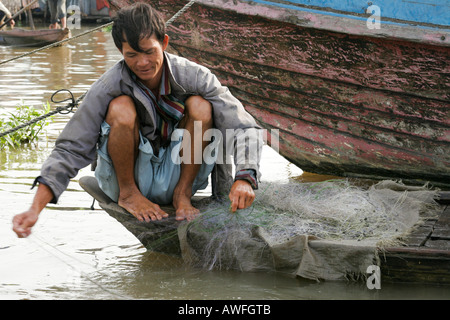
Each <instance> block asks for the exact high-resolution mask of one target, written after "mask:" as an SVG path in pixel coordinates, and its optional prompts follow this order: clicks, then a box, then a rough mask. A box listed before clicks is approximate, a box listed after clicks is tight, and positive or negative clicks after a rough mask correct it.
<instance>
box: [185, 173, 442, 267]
mask: <svg viewBox="0 0 450 320" xmlns="http://www.w3.org/2000/svg"><path fill="white" fill-rule="evenodd" d="M435 193H436V191H432V190H429V189H428V188H427V187H426V186H424V187H407V186H405V185H403V184H402V183H397V182H393V181H383V182H380V183H378V184H376V185H373V186H371V187H369V188H363V187H359V186H355V185H353V184H352V183H351V182H350V181H348V180H343V179H342V180H330V181H325V182H319V183H295V182H290V183H285V184H280V183H266V184H264V183H262V184H261V185H260V188H259V190H258V191H257V200H255V202H254V204H253V205H252V206H251V207H250V208H248V209H245V210H239V211H238V212H237V213H230V212H229V208H228V206H229V202H227V201H223V202H217V201H214V202H208V203H205V204H203V205H202V206H201V211H202V212H203V214H202V216H201V217H199V218H197V219H196V220H194V221H193V222H191V223H188V224H186V225H184V227H180V228H179V230H178V236H179V239H180V243H181V250H182V255H183V258H184V260H185V261H187V262H190V263H191V264H194V265H197V266H201V267H202V268H207V269H213V268H214V269H217V268H218V269H239V270H243V271H258V270H266V271H267V270H277V269H279V268H285V267H288V269H289V268H290V269H296V268H298V265H299V264H300V263H301V260H302V254H303V253H302V252H304V251H305V250H307V251H309V249H310V248H308V243H309V241H310V240H314V239H316V240H326V241H329V243H330V241H331V243H347V244H348V243H351V244H352V246H355V244H356V245H364V246H366V247H367V246H369V247H370V248H371V249H370V250H369V251H370V254H373V253H374V251H375V250H374V248H375V246H383V245H387V244H393V243H395V242H397V241H399V238H400V237H401V236H402V235H404V234H406V233H408V232H409V231H411V229H412V228H413V227H414V226H416V225H418V224H419V223H420V221H422V219H423V215H424V213H427V214H433V213H434V212H436V211H435V210H434V209H436V208H437V204H436V203H435V202H434V200H433V199H434V196H435ZM331 252H332V251H330V253H329V254H332V253H331ZM371 257H372V256H371ZM325 259H329V257H325ZM277 261H278V262H277ZM280 261H283V262H282V263H280ZM355 263H356V262H355Z"/></svg>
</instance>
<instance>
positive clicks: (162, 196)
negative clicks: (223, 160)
mask: <svg viewBox="0 0 450 320" xmlns="http://www.w3.org/2000/svg"><path fill="white" fill-rule="evenodd" d="M109 131H110V126H109V124H107V123H106V122H103V123H102V126H101V132H100V139H99V148H98V150H97V152H98V157H97V167H96V169H95V177H96V178H97V181H98V184H99V186H100V188H101V189H102V190H103V192H104V193H105V194H106V195H107V196H108V197H110V198H111V199H112V200H113V201H115V202H117V200H118V198H119V184H118V183H117V177H116V173H115V171H114V167H113V164H112V161H111V158H110V157H109V154H108V137H109ZM181 141H182V137H180V138H179V139H177V140H176V141H171V142H170V144H169V146H168V147H166V148H160V150H159V156H158V157H157V156H155V155H154V153H153V148H152V145H151V144H150V142H149V141H148V140H147V138H145V137H144V136H142V134H141V133H140V132H139V153H138V157H137V160H136V164H135V180H136V183H137V186H138V188H139V190H140V191H141V193H142V194H143V195H144V196H145V197H146V198H147V199H149V200H150V201H151V202H153V203H157V204H159V205H166V204H171V203H172V197H173V191H174V189H175V186H176V185H177V183H178V180H179V179H180V172H181V165H180V164H179V163H180V161H181V160H180V156H179V153H180V149H181ZM172 154H173V155H174V157H176V160H177V162H174V161H173V160H172ZM213 156H214V155H213ZM216 157H217V153H216ZM214 162H215V161H214ZM208 163H209V164H207V163H205V162H204V163H203V164H202V165H201V167H200V171H199V173H198V174H197V177H196V178H195V180H194V184H193V186H192V194H194V193H195V192H197V191H198V190H201V189H205V188H206V187H207V186H208V176H209V175H210V173H211V171H212V170H213V168H214V165H215V163H211V162H210V161H208Z"/></svg>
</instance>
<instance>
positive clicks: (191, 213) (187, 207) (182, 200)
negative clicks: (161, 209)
mask: <svg viewBox="0 0 450 320" xmlns="http://www.w3.org/2000/svg"><path fill="white" fill-rule="evenodd" d="M172 203H173V206H174V208H175V215H176V216H175V219H176V220H184V219H186V220H187V221H191V220H194V219H195V218H196V217H197V216H198V215H199V213H200V210H198V209H197V208H195V207H193V206H192V204H191V197H189V196H186V195H185V194H183V193H182V194H176V193H174V195H173V202H172Z"/></svg>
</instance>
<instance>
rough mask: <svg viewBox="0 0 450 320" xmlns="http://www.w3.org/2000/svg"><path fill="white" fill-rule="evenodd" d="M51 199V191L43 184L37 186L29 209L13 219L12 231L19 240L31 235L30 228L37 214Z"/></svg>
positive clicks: (34, 222)
mask: <svg viewBox="0 0 450 320" xmlns="http://www.w3.org/2000/svg"><path fill="white" fill-rule="evenodd" d="M52 198H53V193H52V190H51V189H50V188H49V187H47V186H46V185H44V184H39V186H38V190H37V192H36V195H35V196H34V199H33V203H32V204H31V207H30V209H28V210H27V211H25V212H23V213H21V214H18V215H16V216H14V218H13V231H14V232H15V233H16V234H17V236H18V237H19V238H26V237H28V236H29V235H30V234H31V228H32V227H33V226H34V225H35V224H36V221H37V220H38V217H39V214H40V213H41V211H42V209H44V207H45V206H46V205H47V204H48V203H49V202H50V200H52Z"/></svg>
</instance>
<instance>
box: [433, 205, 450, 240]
mask: <svg viewBox="0 0 450 320" xmlns="http://www.w3.org/2000/svg"><path fill="white" fill-rule="evenodd" d="M431 239H432V240H450V206H449V207H447V208H446V209H445V210H444V212H443V213H442V214H441V215H440V216H439V219H438V221H437V222H436V223H435V225H434V230H433V233H432V235H431Z"/></svg>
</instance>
